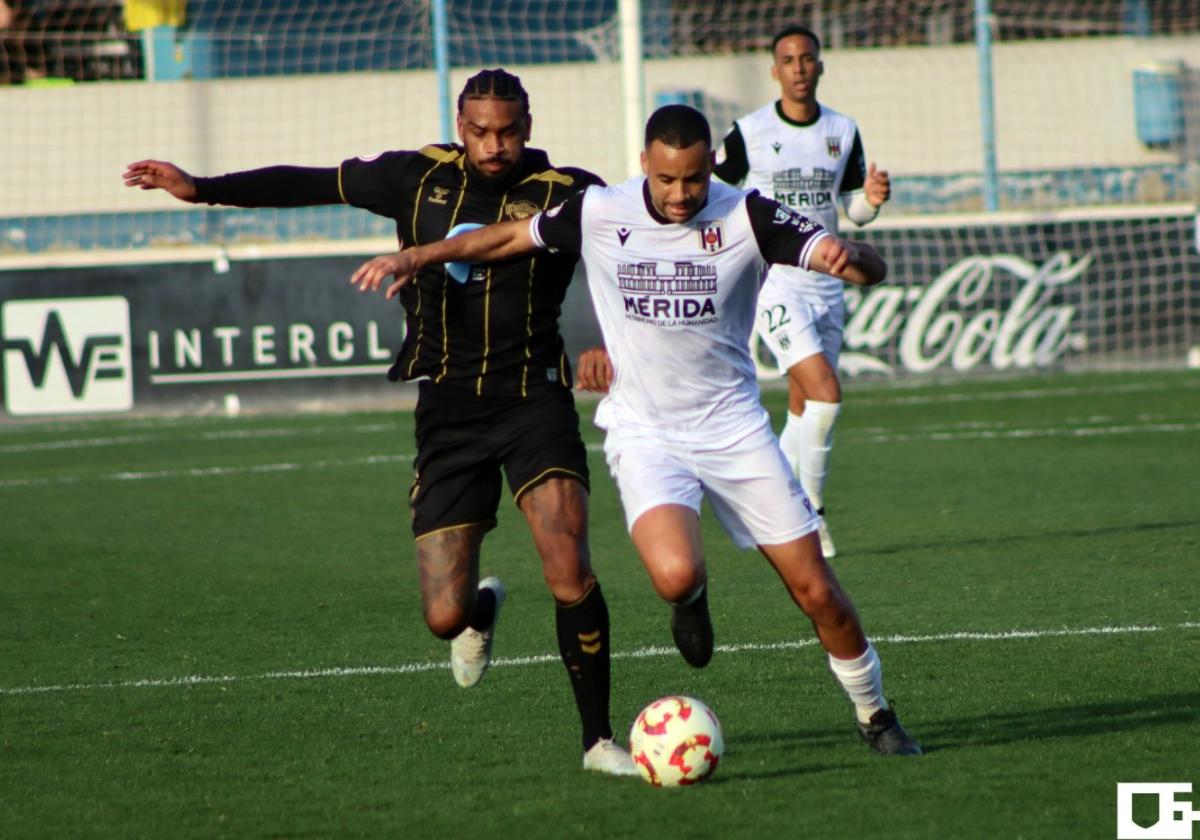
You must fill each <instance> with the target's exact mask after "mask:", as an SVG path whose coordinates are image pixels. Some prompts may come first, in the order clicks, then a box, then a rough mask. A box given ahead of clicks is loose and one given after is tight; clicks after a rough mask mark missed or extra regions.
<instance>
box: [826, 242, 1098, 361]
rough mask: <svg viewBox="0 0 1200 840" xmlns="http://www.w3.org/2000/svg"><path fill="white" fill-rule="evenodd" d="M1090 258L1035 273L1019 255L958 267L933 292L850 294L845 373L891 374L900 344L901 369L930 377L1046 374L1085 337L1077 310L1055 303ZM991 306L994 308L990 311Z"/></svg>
mask: <svg viewBox="0 0 1200 840" xmlns="http://www.w3.org/2000/svg"><path fill="white" fill-rule="evenodd" d="M1091 264H1092V255H1091V254H1087V255H1085V256H1083V257H1081V258H1079V259H1078V260H1075V259H1073V258H1072V256H1071V255H1070V254H1069V253H1066V252H1060V253H1058V254H1055V255H1054V256H1053V257H1051V258H1050V259H1048V260H1046V262H1044V263H1042V265H1040V266H1039V265H1037V264H1036V263H1032V262H1030V261H1029V260H1026V259H1024V258H1023V257H1019V256H1016V255H1014V254H995V255H991V256H973V257H967V258H966V259H963V260H960V261H958V262H956V263H955V264H954V265H952V266H950V267H949V268H948V269H946V270H945V271H944V272H942V274H941V275H940V276H939V277H937V278H936V279H935V280H934V281H933V282H932V283H930V284H929V285H928V286H919V285H912V286H881V287H877V288H875V289H872V290H870V291H869V292H868V293H867V294H865V295H864V294H863V293H862V292H861V291H860V290H859V289H857V288H848V289H847V292H846V310H847V313H848V314H847V318H848V320H847V323H846V332H845V336H844V348H845V350H844V352H843V353H842V357H841V364H840V366H841V367H843V368H845V370H846V371H847V373H850V374H854V373H859V372H863V371H879V372H882V373H891V372H892V370H893V366H892V363H890V362H889V361H887V360H886V359H884V358H882V357H881V354H880V352H879V351H880V350H881V349H882V348H885V347H889V346H891V345H892V344H893V343H896V344H897V345H898V346H897V350H896V353H895V354H894V355H895V356H896V357H897V358H898V362H899V365H900V367H902V368H904V369H905V370H906V371H909V372H912V373H926V372H929V371H932V370H934V369H935V368H938V367H941V366H943V365H949V366H950V368H951V369H953V370H955V371H968V370H971V369H973V368H975V367H976V366H978V365H980V364H981V363H984V362H986V363H987V364H989V365H990V366H991V367H992V368H994V369H996V370H1009V369H1012V368H1017V369H1020V368H1030V367H1044V366H1046V365H1049V364H1051V363H1052V362H1054V361H1055V360H1056V359H1058V358H1059V357H1060V356H1062V355H1063V354H1064V353H1065V352H1067V351H1068V350H1083V349H1085V348H1086V346H1087V336H1086V334H1085V333H1083V332H1082V331H1072V330H1071V321H1072V319H1073V318H1074V317H1075V312H1076V307H1075V306H1073V305H1070V304H1067V303H1062V302H1058V303H1056V302H1055V298H1056V296H1058V295H1059V293H1060V292H1061V291H1062V287H1063V286H1064V285H1065V284H1067V283H1071V282H1072V281H1074V280H1076V279H1078V278H1079V277H1080V276H1081V275H1082V274H1083V273H1084V271H1086V270H1087V268H1088V266H1090V265H1091ZM989 303H990V304H993V305H991V306H989V305H988V304H989Z"/></svg>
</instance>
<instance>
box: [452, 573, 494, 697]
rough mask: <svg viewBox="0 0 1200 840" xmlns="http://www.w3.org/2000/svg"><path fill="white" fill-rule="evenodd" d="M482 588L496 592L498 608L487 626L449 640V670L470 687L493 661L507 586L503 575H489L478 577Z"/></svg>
mask: <svg viewBox="0 0 1200 840" xmlns="http://www.w3.org/2000/svg"><path fill="white" fill-rule="evenodd" d="M479 588H480V589H481V590H482V589H490V590H492V592H494V593H495V595H496V612H495V614H494V615H493V616H492V623H491V624H489V625H488V627H487V629H486V630H474V629H472V628H470V627H468V628H467V629H465V630H463V631H462V632H461V633H459V634H458V635H457V636H455V637H454V640H453V641H451V642H450V670H451V671H453V672H454V681H455V682H456V683H458V684H459V685H461V686H462V687H463V688H470V687H471V686H473V685H475V683H477V682H479V681H480V680H481V679H483V672H484V671H486V670H487V669H488V665H491V664H492V640H493V639H494V638H495V637H496V622H498V621H499V620H500V607H502V606H504V597H505V596H506V595H507V594H508V589H507V588H506V587H505V586H504V584H503V583H501V582H500V578H497V577H486V578H484V579H483V580H481V581H479Z"/></svg>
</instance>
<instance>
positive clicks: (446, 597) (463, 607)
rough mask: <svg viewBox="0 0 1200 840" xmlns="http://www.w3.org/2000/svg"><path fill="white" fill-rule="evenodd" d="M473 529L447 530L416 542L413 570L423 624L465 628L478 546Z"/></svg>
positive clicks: (479, 538)
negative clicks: (418, 586) (418, 578)
mask: <svg viewBox="0 0 1200 840" xmlns="http://www.w3.org/2000/svg"><path fill="white" fill-rule="evenodd" d="M482 538H483V534H482V533H481V532H480V531H479V529H478V528H475V527H464V528H450V529H447V530H445V531H438V532H436V533H433V534H428V535H426V536H424V537H421V538H419V539H418V540H417V568H418V571H419V573H420V576H421V602H422V604H423V605H424V609H425V617H426V620H427V621H429V622H430V624H431V626H432V625H433V624H438V625H439V626H443V625H447V624H465V623H466V622H467V620H468V619H469V618H470V612H471V606H472V605H473V604H474V603H475V586H476V585H477V583H478V577H479V546H480V542H481V541H482Z"/></svg>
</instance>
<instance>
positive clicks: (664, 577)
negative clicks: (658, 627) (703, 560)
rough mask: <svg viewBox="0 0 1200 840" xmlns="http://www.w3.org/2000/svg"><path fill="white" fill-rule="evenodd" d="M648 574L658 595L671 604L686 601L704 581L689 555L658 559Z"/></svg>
mask: <svg viewBox="0 0 1200 840" xmlns="http://www.w3.org/2000/svg"><path fill="white" fill-rule="evenodd" d="M650 575H651V578H652V579H653V582H654V590H655V591H656V592H657V593H658V595H659V597H660V598H662V599H663V600H664V601H668V602H670V603H672V604H677V603H681V602H683V601H687V600H688V599H690V598H691V597H692V596H693V595H695V594H696V590H697V589H698V588H699V587H700V585H701V584H702V583H704V579H703V576H702V575H701V573H700V569H699V568H698V567H697V564H696V563H695V562H694V561H693V560H692V558H690V557H670V558H663V559H660V560H658V561H657V562H656V563H655V565H654V568H653V569H652V570H651V572H650Z"/></svg>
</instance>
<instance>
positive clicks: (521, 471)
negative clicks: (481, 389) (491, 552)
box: [409, 382, 588, 537]
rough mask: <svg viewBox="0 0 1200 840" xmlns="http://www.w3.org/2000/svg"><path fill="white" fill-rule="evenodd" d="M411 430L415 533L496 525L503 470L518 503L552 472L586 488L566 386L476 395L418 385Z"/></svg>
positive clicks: (583, 452)
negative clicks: (414, 445) (414, 440)
mask: <svg viewBox="0 0 1200 840" xmlns="http://www.w3.org/2000/svg"><path fill="white" fill-rule="evenodd" d="M416 427H417V428H416V434H417V459H416V463H415V465H414V470H413V485H412V490H411V492H410V493H409V502H410V503H411V505H412V512H413V519H412V527H413V534H414V535H415V536H417V537H421V536H424V535H426V534H429V533H432V532H434V531H438V530H441V529H444V528H453V527H456V526H459V525H472V524H481V525H484V526H485V527H486V528H488V529H491V528H494V527H495V526H496V510H497V508H498V507H499V505H500V470H501V468H503V470H504V474H505V477H506V478H507V479H508V487H509V490H510V491H511V492H512V495H513V500H514V501H515V502H518V503H519V502H520V500H521V494H522V493H524V492H525V491H526V490H529V489H530V488H532V487H535V486H537V485H538V484H539V483H540V482H541V481H543V480H544V479H547V478H551V477H554V476H566V477H568V478H574V479H576V480H578V481H579V482H580V483H581V484H583V486H584V487H585V488H586V487H587V486H588V466H587V450H586V449H584V446H583V439H582V438H581V437H580V436H579V415H578V414H577V413H576V412H575V398H574V397H573V396H572V394H571V391H570V390H569V389H567V388H564V387H561V386H552V387H547V388H542V389H539V390H537V391H534V392H531V393H530V394H529V395H528V396H526V397H519V396H512V397H477V396H475V394H474V393H471V392H464V391H462V390H458V389H452V388H448V387H446V386H445V385H437V386H435V385H433V384H432V383H429V382H422V383H421V392H420V397H419V398H418V400H417V408H416Z"/></svg>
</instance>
